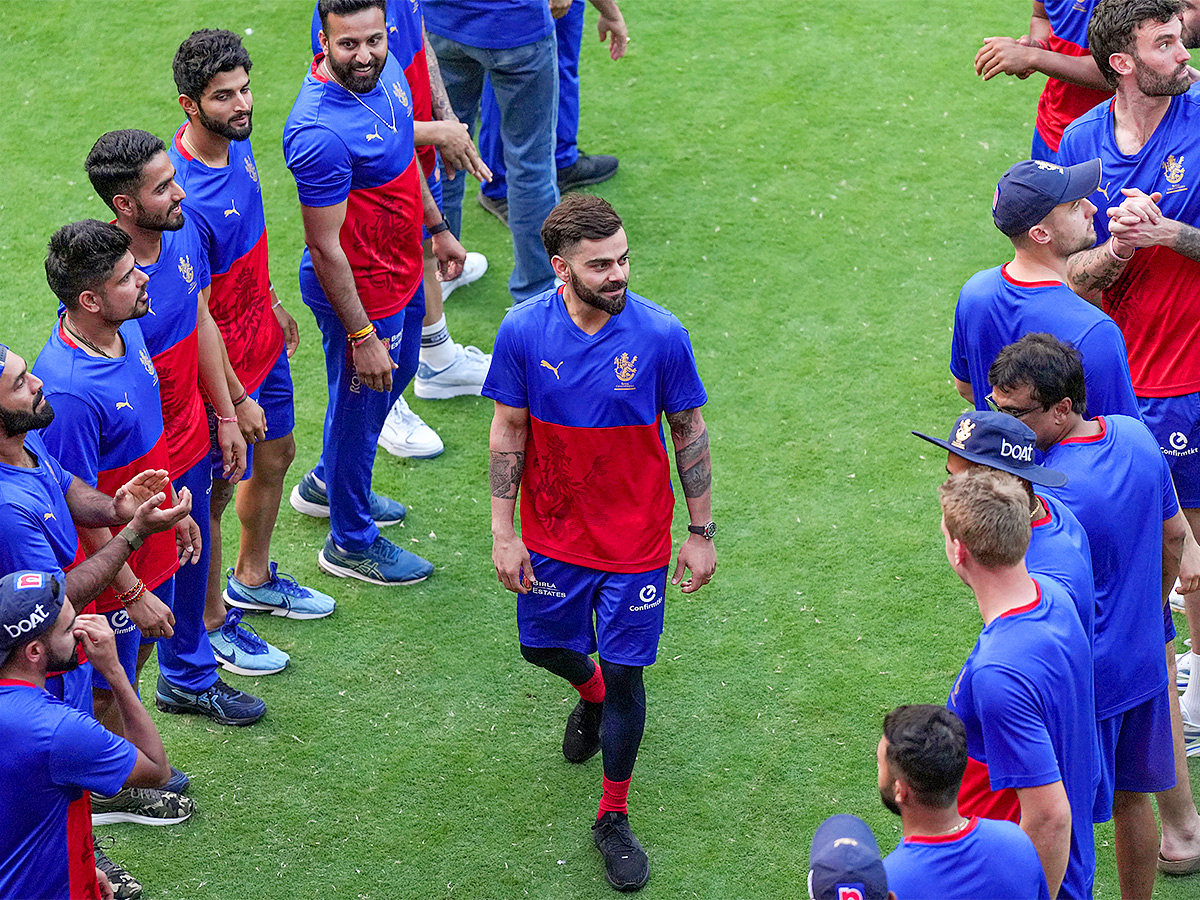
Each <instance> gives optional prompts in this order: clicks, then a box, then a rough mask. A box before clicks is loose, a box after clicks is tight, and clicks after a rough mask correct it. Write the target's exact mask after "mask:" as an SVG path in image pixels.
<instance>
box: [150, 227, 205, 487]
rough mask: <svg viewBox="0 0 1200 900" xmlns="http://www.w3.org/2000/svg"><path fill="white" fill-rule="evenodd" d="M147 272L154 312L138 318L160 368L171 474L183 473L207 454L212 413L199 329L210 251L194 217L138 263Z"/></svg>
mask: <svg viewBox="0 0 1200 900" xmlns="http://www.w3.org/2000/svg"><path fill="white" fill-rule="evenodd" d="M138 268H140V269H141V270H142V271H143V272H145V273H146V275H148V276H149V278H150V281H149V283H148V284H147V285H146V293H147V295H148V296H149V298H150V311H149V312H148V313H146V315H145V316H143V317H142V318H141V319H139V320H138V325H139V326H141V329H142V335H143V337H144V338H145V340H146V347H147V349H149V351H150V358H151V359H152V360H153V361H154V368H155V370H156V371H157V372H158V377H159V384H158V390H159V395H160V397H161V400H162V414H163V426H164V427H165V428H166V432H167V449H168V450H169V452H170V455H171V467H170V472H171V478H172V479H175V478H179V477H180V476H181V475H183V474H184V473H185V472H187V471H188V469H190V468H191V467H192V466H194V465H195V464H196V463H198V462H199V461H200V460H201V459H202V458H203V457H205V456H206V455H208V449H209V438H208V417H207V416H206V414H205V412H204V400H203V399H202V398H201V396H200V340H199V334H198V332H197V330H196V320H197V304H198V300H199V297H200V292H201V291H203V290H204V289H205V288H206V287H208V285H209V282H210V278H209V274H208V256H207V254H206V253H205V252H204V249H203V247H202V246H201V242H200V233H199V231H198V230H197V229H196V226H195V224H194V223H193V222H192V220H191V219H190V218H185V220H184V223H183V228H181V229H179V230H178V231H164V232H163V233H162V246H161V248H160V250H159V254H158V260H157V261H156V262H153V263H149V264H147V265H139V266H138Z"/></svg>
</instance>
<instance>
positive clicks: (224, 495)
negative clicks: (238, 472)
mask: <svg viewBox="0 0 1200 900" xmlns="http://www.w3.org/2000/svg"><path fill="white" fill-rule="evenodd" d="M236 490H237V484H236V483H234V482H231V481H228V480H226V479H224V478H214V479H213V483H212V494H211V495H210V497H209V508H208V517H209V519H210V520H211V521H214V522H220V521H221V513H223V512H225V507H227V506H228V505H229V501H230V500H232V499H233V494H234V491H236ZM218 527H219V526H218Z"/></svg>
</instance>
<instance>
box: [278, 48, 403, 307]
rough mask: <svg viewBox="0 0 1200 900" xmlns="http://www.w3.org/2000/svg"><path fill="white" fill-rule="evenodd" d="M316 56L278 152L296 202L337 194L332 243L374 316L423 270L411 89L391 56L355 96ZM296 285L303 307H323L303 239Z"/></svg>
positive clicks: (396, 303)
mask: <svg viewBox="0 0 1200 900" xmlns="http://www.w3.org/2000/svg"><path fill="white" fill-rule="evenodd" d="M324 59H325V56H324V54H318V55H317V57H316V58H315V59H313V61H312V65H311V66H310V68H309V72H308V75H307V76H306V77H305V79H304V83H303V85H301V87H300V93H299V95H298V96H297V97H296V102H295V103H294V104H293V105H292V111H291V113H290V114H289V115H288V118H287V124H286V125H284V129H283V155H284V158H285V159H286V161H287V165H288V168H289V169H291V171H292V176H293V177H294V178H295V179H296V188H297V190H298V192H299V194H300V202H301V203H302V204H303V205H304V206H309V207H327V206H336V205H337V204H339V203H343V202H345V204H346V219H345V222H344V223H343V224H342V229H341V234H340V235H339V237H340V241H341V245H342V250H343V252H345V254H346V259H347V260H348V261H349V263H350V269H351V270H352V271H353V273H354V286H355V288H356V289H357V291H358V298H359V300H360V301H361V302H362V305H363V309H365V310H366V312H367V315H368V316H369V317H370V318H372V319H382V318H384V317H386V316H390V315H394V314H395V313H397V312H399V311H400V310H402V309H404V307H405V306H407V305H408V302H409V301H410V300H411V299H412V298H413V295H414V294H416V292H417V289H418V288H419V287H420V286H421V279H422V278H423V277H424V263H423V261H422V258H421V225H422V222H423V220H424V208H423V206H422V203H421V183H420V173H419V169H418V166H417V158H416V153H415V148H414V145H413V118H412V116H413V113H412V97H411V95H410V94H409V90H408V82H407V81H406V80H405V77H404V73H403V72H402V71H400V66H399V65H398V64H397V62H396V60H395V58H394V57H393V56H392V55H391V54H388V57H387V61H386V62H385V63H384V67H383V73H382V75H381V76H380V78H379V83H378V84H376V85H375V87H374V88H373V89H372V90H370V91H368V92H367V93H365V94H356V93H353V92H351V91H348V90H346V89H345V88H344V87H342V86H341V85H339V84H338V83H337V82H335V81H331V80H329V79H328V78H327V76H326V75H325V68H324V66H322V65H321V64H322V62H323V61H324ZM393 129H394V130H393ZM300 291H301V294H303V296H304V302H305V303H307V304H309V305H310V306H313V305H316V306H321V307H323V308H326V309H332V307H331V306H330V305H329V301H328V300H327V299H326V297H325V292H324V291H323V290H322V289H321V285H320V282H319V281H318V280H317V276H316V272H315V271H314V269H313V264H312V254H311V253H310V252H309V249H308V247H307V246H306V247H305V248H304V253H303V254H302V256H301V259H300Z"/></svg>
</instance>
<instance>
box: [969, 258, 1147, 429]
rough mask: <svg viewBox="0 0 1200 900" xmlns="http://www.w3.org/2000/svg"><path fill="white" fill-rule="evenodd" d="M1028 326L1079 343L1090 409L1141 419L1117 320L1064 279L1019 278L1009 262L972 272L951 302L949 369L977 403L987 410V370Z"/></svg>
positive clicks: (976, 406)
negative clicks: (952, 303) (1078, 292)
mask: <svg viewBox="0 0 1200 900" xmlns="http://www.w3.org/2000/svg"><path fill="white" fill-rule="evenodd" d="M1030 332H1046V333H1049V334H1052V335H1054V336H1055V337H1057V338H1058V339H1059V340H1062V341H1069V342H1071V343H1072V344H1074V345H1075V346H1076V347H1078V348H1079V353H1080V355H1081V356H1082V357H1083V374H1084V379H1085V381H1086V385H1087V407H1088V413H1089V415H1093V416H1096V415H1114V414H1120V415H1123V416H1133V417H1135V418H1141V414H1140V413H1139V412H1138V406H1137V397H1136V396H1135V395H1134V392H1133V385H1132V383H1131V381H1130V376H1129V361H1128V358H1127V355H1126V352H1125V339H1124V338H1123V337H1122V336H1121V329H1120V328H1118V327H1117V324H1116V323H1115V322H1114V321H1113V320H1112V319H1110V318H1109V317H1108V316H1107V315H1105V314H1104V313H1103V312H1101V311H1100V310H1098V309H1097V308H1096V307H1095V306H1093V305H1092V304H1090V303H1088V302H1087V301H1086V300H1084V299H1083V298H1082V297H1080V296H1079V295H1078V294H1076V293H1075V292H1074V291H1072V290H1071V289H1070V288H1069V287H1067V286H1066V285H1065V284H1063V283H1062V282H1061V281H1034V282H1026V281H1017V280H1016V279H1014V278H1013V277H1012V276H1011V275H1009V274H1008V270H1007V266H997V267H995V268H992V269H985V270H984V271H982V272H977V273H976V274H974V275H972V276H971V278H970V279H969V280H968V281H967V283H966V284H965V285H963V287H962V290H961V291H959V293H958V303H957V305H956V306H955V307H954V332H953V335H952V337H951V339H950V372H951V374H953V375H954V377H955V378H957V379H958V380H959V381H966V382H969V383H970V385H971V388H972V390H973V392H974V396H975V408H976V409H979V410H986V409H987V408H988V405H987V401H986V400H985V399H984V398H985V397H987V395H988V392H989V391H991V389H992V388H991V383H990V382H989V381H988V370H989V369H990V368H991V367H992V363H994V362H995V361H996V357H997V356H998V355H999V353H1000V351H1001V350H1002V349H1004V348H1005V347H1007V346H1008V345H1009V344H1011V343H1013V342H1014V341H1018V340H1020V339H1021V338H1022V337H1024V336H1025V335H1027V334H1029V333H1030Z"/></svg>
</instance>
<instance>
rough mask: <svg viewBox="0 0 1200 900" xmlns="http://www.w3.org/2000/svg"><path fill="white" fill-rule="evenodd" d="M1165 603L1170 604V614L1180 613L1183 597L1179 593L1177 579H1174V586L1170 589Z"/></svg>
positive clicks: (1182, 609)
mask: <svg viewBox="0 0 1200 900" xmlns="http://www.w3.org/2000/svg"><path fill="white" fill-rule="evenodd" d="M1167 602H1168V603H1170V604H1171V612H1177V613H1181V612H1183V611H1184V608H1183V595H1182V594H1180V593H1179V579H1178V578H1176V579H1175V586H1174V587H1172V588H1171V593H1170V594H1169V595H1168V596H1167Z"/></svg>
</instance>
